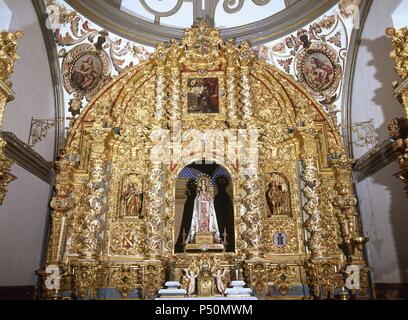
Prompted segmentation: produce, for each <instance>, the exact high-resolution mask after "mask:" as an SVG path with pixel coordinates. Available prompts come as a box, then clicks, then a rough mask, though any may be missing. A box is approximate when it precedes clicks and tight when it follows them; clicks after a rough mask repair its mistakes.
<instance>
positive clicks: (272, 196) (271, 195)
mask: <svg viewBox="0 0 408 320" xmlns="http://www.w3.org/2000/svg"><path fill="white" fill-rule="evenodd" d="M265 189H266V192H265V198H266V211H267V216H268V217H273V216H290V215H291V202H290V187H289V182H288V180H287V178H286V177H285V176H283V175H281V174H278V173H273V174H271V175H270V176H269V178H268V179H266V187H265Z"/></svg>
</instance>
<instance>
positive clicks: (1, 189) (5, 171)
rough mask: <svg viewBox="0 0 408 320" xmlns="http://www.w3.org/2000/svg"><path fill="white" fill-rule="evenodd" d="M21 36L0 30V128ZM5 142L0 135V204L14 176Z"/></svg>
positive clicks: (9, 94)
mask: <svg viewBox="0 0 408 320" xmlns="http://www.w3.org/2000/svg"><path fill="white" fill-rule="evenodd" d="M22 36H23V34H22V33H21V32H16V33H12V32H5V31H2V32H0V128H1V127H2V125H3V118H4V110H5V107H6V103H7V102H8V101H10V100H12V99H13V98H14V93H13V91H12V90H11V88H10V86H11V85H10V84H9V83H7V79H8V78H9V77H10V76H11V75H12V73H13V68H14V63H15V61H16V60H17V59H18V58H19V56H18V54H17V41H18V39H20V38H21V37H22ZM5 147H6V142H5V141H4V140H3V138H1V137H0V205H2V204H3V202H4V199H5V197H6V193H7V187H8V185H9V183H10V182H12V181H14V180H15V179H16V177H15V176H14V175H12V174H11V167H12V166H13V161H12V160H11V159H9V158H7V157H6V153H5Z"/></svg>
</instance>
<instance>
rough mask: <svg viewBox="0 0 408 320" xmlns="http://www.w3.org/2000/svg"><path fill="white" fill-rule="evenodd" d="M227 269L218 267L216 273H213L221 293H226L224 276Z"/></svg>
mask: <svg viewBox="0 0 408 320" xmlns="http://www.w3.org/2000/svg"><path fill="white" fill-rule="evenodd" d="M226 272H227V270H226V269H225V268H224V269H222V270H221V269H217V270H216V271H215V273H213V276H214V277H215V283H216V285H217V290H218V292H219V293H221V294H222V295H224V293H225V284H224V277H225V274H226Z"/></svg>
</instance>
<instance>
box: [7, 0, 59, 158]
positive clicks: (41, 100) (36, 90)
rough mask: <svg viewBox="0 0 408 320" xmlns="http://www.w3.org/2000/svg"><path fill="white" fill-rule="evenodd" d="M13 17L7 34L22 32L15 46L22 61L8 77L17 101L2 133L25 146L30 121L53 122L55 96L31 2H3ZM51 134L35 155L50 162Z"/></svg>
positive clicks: (25, 0)
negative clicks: (33, 119) (39, 155)
mask: <svg viewBox="0 0 408 320" xmlns="http://www.w3.org/2000/svg"><path fill="white" fill-rule="evenodd" d="M4 2H5V3H6V4H7V6H8V7H9V9H10V10H11V11H12V13H13V17H12V20H11V25H10V31H16V30H21V31H23V32H24V37H23V38H22V39H20V41H19V42H18V53H19V55H20V57H21V59H20V60H18V61H17V62H16V64H15V68H14V74H13V76H12V77H11V79H10V80H11V82H12V83H13V90H14V92H15V94H16V99H15V100H14V101H12V102H10V103H9V104H8V105H7V107H6V111H5V117H4V123H3V127H2V130H3V131H11V132H13V133H14V134H15V135H16V136H17V137H18V138H19V139H20V140H22V141H24V142H26V143H27V142H28V136H29V132H30V124H31V118H32V117H34V118H38V119H54V118H55V109H54V92H53V89H52V88H53V84H52V78H51V72H50V67H49V63H48V57H47V51H46V47H45V44H44V40H43V37H42V33H41V28H40V24H39V22H38V18H37V15H36V13H35V9H34V7H33V5H32V3H31V1H30V0H17V1H16V0H5V1H4ZM54 134H55V132H54V130H53V129H51V130H49V134H48V136H47V138H46V139H45V140H44V141H43V142H40V143H39V144H38V145H37V146H36V147H35V151H37V152H38V153H40V154H41V155H42V156H43V157H44V158H45V159H47V160H49V161H51V160H52V159H53V156H54V150H53V147H54Z"/></svg>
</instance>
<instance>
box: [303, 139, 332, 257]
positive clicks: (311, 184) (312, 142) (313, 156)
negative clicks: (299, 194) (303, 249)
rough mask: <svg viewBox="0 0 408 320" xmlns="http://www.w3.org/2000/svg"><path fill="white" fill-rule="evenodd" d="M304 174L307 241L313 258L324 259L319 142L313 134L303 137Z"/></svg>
mask: <svg viewBox="0 0 408 320" xmlns="http://www.w3.org/2000/svg"><path fill="white" fill-rule="evenodd" d="M303 144H304V145H303V154H302V162H303V174H302V180H303V182H304V184H305V185H304V188H303V195H304V197H305V198H306V199H307V202H306V203H305V205H304V211H305V212H306V214H307V215H308V218H307V219H306V221H305V223H304V227H305V229H306V231H307V232H308V233H309V237H308V239H307V241H306V244H307V247H308V248H309V250H310V252H311V254H312V258H323V257H325V255H326V253H327V252H326V248H325V238H326V237H325V228H324V227H323V226H322V219H321V215H322V214H323V213H322V212H321V203H320V202H321V200H320V192H321V188H322V187H321V185H322V182H321V179H320V176H319V173H318V159H317V155H318V152H317V141H316V138H315V137H314V136H313V135H312V134H305V135H304V136H303Z"/></svg>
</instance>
